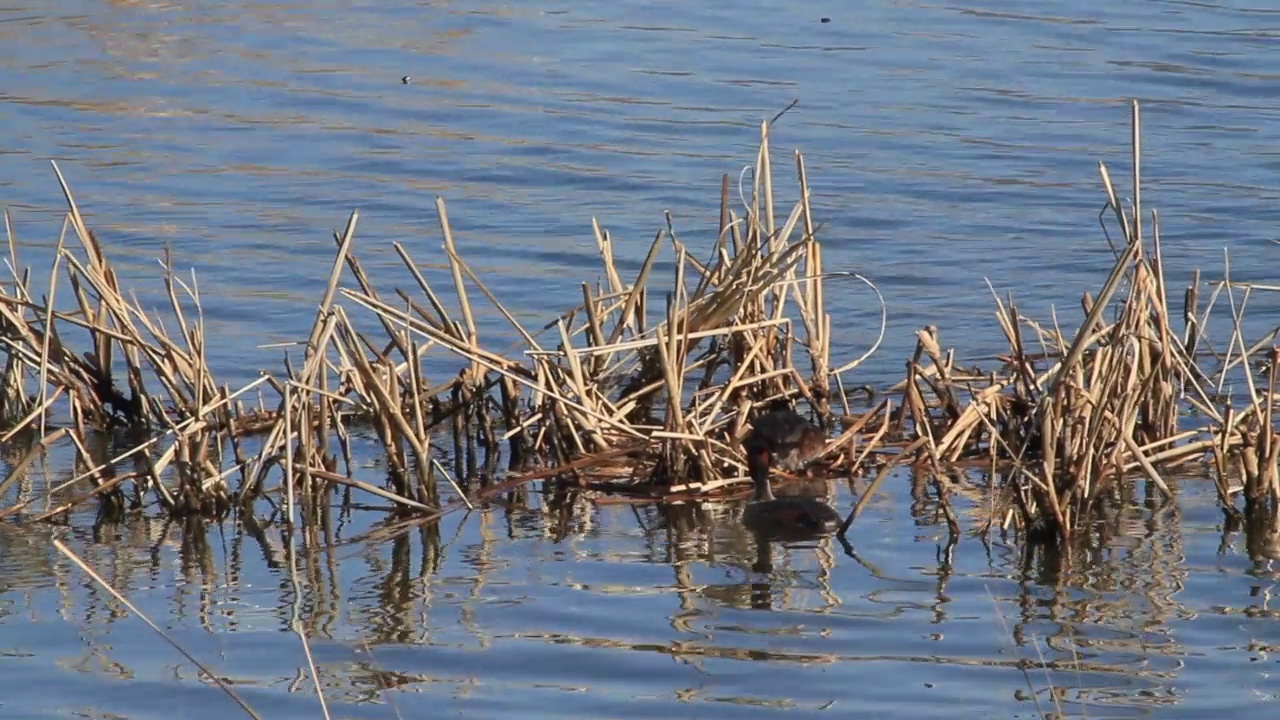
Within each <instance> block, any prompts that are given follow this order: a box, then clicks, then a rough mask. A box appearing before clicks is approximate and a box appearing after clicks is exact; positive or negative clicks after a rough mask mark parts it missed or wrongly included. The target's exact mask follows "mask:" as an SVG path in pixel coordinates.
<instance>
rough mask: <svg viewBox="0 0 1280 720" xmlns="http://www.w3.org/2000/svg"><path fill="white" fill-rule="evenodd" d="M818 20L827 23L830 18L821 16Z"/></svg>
mask: <svg viewBox="0 0 1280 720" xmlns="http://www.w3.org/2000/svg"><path fill="white" fill-rule="evenodd" d="M820 22H823V23H829V22H831V18H827V17H824V18H822V19H821V20H820Z"/></svg>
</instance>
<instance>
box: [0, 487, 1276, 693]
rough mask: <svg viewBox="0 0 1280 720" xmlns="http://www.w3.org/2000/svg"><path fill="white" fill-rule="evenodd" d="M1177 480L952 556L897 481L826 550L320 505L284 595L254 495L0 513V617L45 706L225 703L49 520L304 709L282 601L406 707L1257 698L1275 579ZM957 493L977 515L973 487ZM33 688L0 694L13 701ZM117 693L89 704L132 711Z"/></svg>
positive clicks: (545, 499) (593, 523)
mask: <svg viewBox="0 0 1280 720" xmlns="http://www.w3.org/2000/svg"><path fill="white" fill-rule="evenodd" d="M901 480H902V481H903V482H904V483H905V481H906V480H907V478H906V477H903V478H901ZM1194 481H1195V479H1194V478H1190V479H1187V480H1186V481H1185V482H1184V483H1183V484H1184V486H1186V487H1189V488H1199V489H1189V490H1184V491H1183V493H1182V496H1181V499H1180V500H1179V502H1178V503H1168V502H1159V501H1157V500H1155V499H1154V498H1156V497H1158V494H1156V493H1152V494H1149V495H1145V496H1142V497H1130V498H1117V500H1116V502H1115V503H1114V504H1112V505H1110V506H1108V508H1107V509H1106V511H1105V512H1104V513H1103V515H1102V517H1101V518H1100V519H1099V521H1098V523H1097V525H1096V527H1095V528H1093V530H1092V531H1091V532H1089V533H1085V534H1082V535H1081V536H1080V537H1079V538H1078V540H1077V542H1076V544H1075V545H1074V546H1073V548H1072V555H1073V561H1072V562H1071V563H1070V564H1065V563H1064V562H1063V560H1062V554H1061V553H1059V552H1052V551H1048V550H1046V549H1044V548H1038V549H1026V548H1021V549H1020V548H1016V547H1013V546H1010V545H1006V544H1004V543H1002V542H1000V541H999V539H998V537H997V536H995V535H992V536H991V537H990V538H989V543H983V542H980V541H979V539H977V538H973V537H966V538H965V539H964V540H963V541H962V543H961V545H960V547H959V549H958V551H957V552H955V553H953V554H952V555H951V556H950V557H948V556H947V555H946V554H944V553H942V552H941V547H942V544H943V542H944V541H945V537H946V530H945V521H943V520H942V519H941V518H940V517H939V515H938V513H936V512H935V510H936V509H935V508H932V507H929V503H928V502H927V501H922V502H921V503H919V504H917V505H915V506H913V508H912V510H911V512H910V513H904V512H903V511H902V510H900V509H897V508H896V507H895V503H896V500H895V499H893V498H886V499H882V500H878V501H877V502H876V503H873V505H872V507H871V509H870V510H869V511H868V512H867V513H866V514H865V515H864V516H863V517H862V518H861V519H860V520H859V522H858V524H857V525H856V526H855V528H854V532H853V534H852V539H853V545H852V546H851V547H850V548H849V549H848V551H847V552H846V550H845V549H842V548H841V546H840V544H839V543H838V542H837V541H836V540H834V539H830V538H828V539H822V540H819V541H816V542H808V543H796V544H791V545H788V544H779V543H760V542H758V541H757V540H756V539H755V538H754V537H752V535H751V534H750V533H749V532H747V531H746V530H745V529H744V528H743V527H742V525H741V523H740V522H739V521H738V514H739V513H740V512H741V507H740V504H728V505H718V506H693V505H682V506H653V505H621V504H618V503H610V504H606V505H603V506H600V507H596V503H595V502H594V500H596V499H598V498H592V497H586V496H584V495H582V494H581V493H578V492H576V491H570V492H557V491H553V490H545V491H544V490H542V489H539V491H538V492H534V493H530V494H527V496H526V497H524V498H512V499H511V500H512V501H511V502H503V503H499V504H494V505H492V506H490V507H487V508H482V509H478V510H477V511H476V512H474V513H469V514H464V513H456V514H453V515H449V516H446V518H445V520H444V522H442V523H440V524H430V525H423V526H417V527H411V528H408V529H401V530H399V531H397V532H394V533H393V534H392V536H391V537H390V539H385V540H382V541H380V542H376V543H367V542H362V541H359V540H358V539H356V540H354V541H353V536H354V535H356V534H357V533H353V530H355V529H357V528H365V527H368V525H367V523H368V520H369V519H371V518H363V519H362V518H361V517H360V515H361V512H360V511H356V512H354V513H353V512H352V511H350V510H349V509H343V508H342V507H341V506H335V507H334V509H333V510H332V511H331V514H332V517H330V518H329V520H330V521H329V522H328V523H326V524H324V526H323V527H322V528H320V529H318V530H316V531H313V532H310V533H302V534H301V535H297V536H295V537H294V545H296V546H297V547H298V548H300V549H301V548H306V550H300V551H299V552H298V553H297V554H296V555H295V556H294V557H293V558H292V562H295V563H296V567H297V575H298V580H299V588H300V594H295V590H294V585H293V583H292V581H291V580H290V577H289V573H288V569H287V568H288V566H289V563H290V557H289V553H290V550H289V548H290V542H289V540H288V539H287V534H286V531H285V530H284V529H283V528H282V527H280V526H279V525H278V524H275V523H267V524H261V523H263V522H264V519H263V518H257V519H246V520H247V522H246V523H245V524H244V526H243V527H242V528H237V527H235V526H233V525H231V524H228V525H226V526H215V527H206V526H205V525H204V523H203V522H201V521H199V520H192V521H189V522H188V523H186V524H182V523H172V522H160V521H156V520H147V519H145V518H139V519H135V520H131V521H129V522H127V523H125V524H122V525H119V526H101V527H98V528H96V529H95V530H94V531H92V532H90V531H89V530H80V529H77V528H80V527H82V526H86V525H91V524H92V520H91V518H89V517H79V518H75V519H74V520H73V522H72V523H71V527H70V528H47V527H39V526H34V527H33V526H25V525H22V526H14V525H0V563H2V564H3V567H2V568H0V570H2V574H0V577H3V578H4V580H3V583H4V585H3V587H4V597H5V598H6V600H5V605H4V607H5V610H4V615H3V617H4V619H3V620H2V621H0V632H2V633H3V635H4V637H6V638H7V639H6V641H5V642H6V645H8V646H9V647H14V648H19V651H18V652H17V653H14V654H12V655H10V656H9V666H10V667H9V670H10V672H14V673H17V675H18V677H19V678H24V679H25V678H35V677H39V676H42V674H47V673H48V672H50V670H51V666H50V663H51V662H56V663H57V665H58V666H59V667H61V668H62V670H59V671H57V672H58V675H59V680H58V683H59V687H60V690H59V695H58V697H59V698H61V699H62V703H63V704H62V705H59V706H58V707H61V708H62V709H63V710H74V708H76V707H88V706H98V705H95V704H94V703H96V700H94V699H93V698H95V697H96V696H97V695H98V694H99V693H101V692H102V689H103V688H102V685H101V680H100V679H99V680H95V678H103V677H104V675H103V673H104V671H105V672H106V673H107V675H110V676H114V677H118V678H121V679H127V680H129V681H130V683H141V684H142V686H146V685H150V684H162V685H163V686H164V687H166V688H173V689H178V690H181V692H182V693H184V694H186V695H188V696H190V697H191V698H193V699H194V698H196V697H199V698H200V700H199V703H200V707H201V708H202V710H201V712H205V713H206V714H209V715H210V716H212V715H213V714H214V713H215V712H218V713H225V709H218V706H219V704H220V703H222V702H223V701H222V700H221V699H218V698H215V697H213V695H212V693H214V692H215V691H214V690H213V689H211V688H208V689H205V690H198V688H199V687H200V685H199V684H198V683H196V682H194V681H195V675H194V669H192V668H190V667H188V666H187V665H186V664H184V663H180V662H178V661H177V660H176V658H175V657H174V656H173V655H172V653H171V652H169V650H168V649H167V647H166V646H163V645H162V643H161V641H160V640H159V639H158V638H155V637H154V636H152V635H150V634H148V633H146V632H144V631H143V629H142V628H141V626H140V624H139V623H138V621H137V620H136V619H133V618H130V617H129V616H128V613H127V612H126V611H125V610H124V609H123V608H122V607H120V606H119V604H118V603H117V602H116V601H114V600H112V599H111V598H110V597H109V596H108V595H107V594H106V593H105V592H103V591H101V590H100V589H99V588H97V587H96V586H94V585H93V584H92V583H90V582H89V581H88V580H87V579H86V578H85V577H84V576H83V575H81V574H80V573H79V571H76V570H74V569H73V568H72V567H71V566H70V565H69V564H68V563H67V562H65V561H63V560H62V559H61V558H60V557H57V556H55V554H54V553H53V551H52V549H51V548H50V546H49V544H48V539H49V537H52V536H60V537H64V538H68V539H70V540H71V541H72V542H73V543H75V545H76V547H77V548H78V549H79V551H80V552H81V553H83V557H84V558H85V559H86V561H88V562H89V563H90V564H91V565H93V566H94V567H96V568H97V569H98V570H99V572H101V573H102V575H103V576H104V577H105V578H106V579H107V580H108V581H109V582H111V583H112V584H113V585H114V586H116V587H117V588H119V589H120V590H122V591H123V592H124V593H125V594H126V595H127V596H129V597H131V598H132V599H133V600H134V601H135V602H136V603H138V604H139V605H140V607H141V608H142V609H143V611H144V612H146V613H148V614H149V615H150V616H151V617H153V618H157V619H160V620H161V621H162V624H163V625H164V626H165V627H166V629H167V630H168V631H169V632H171V633H172V634H173V635H174V636H175V639H176V640H178V641H179V642H182V643H184V644H185V645H186V646H187V647H189V648H190V649H193V650H195V651H196V653H197V655H199V656H201V657H202V658H203V659H204V660H205V661H210V662H213V663H214V665H215V667H218V668H219V669H220V671H221V672H224V673H225V674H226V675H227V676H228V678H229V679H231V680H232V681H233V682H234V683H235V685H236V687H237V688H238V689H239V690H241V691H243V692H244V693H245V697H246V699H248V700H249V702H250V703H251V704H258V705H260V706H261V707H259V709H260V710H263V709H266V708H269V707H271V706H272V704H274V703H281V704H280V705H277V706H276V707H278V708H280V711H281V712H283V713H284V714H286V715H287V714H291V713H298V714H300V715H301V714H306V715H307V716H314V714H315V710H314V707H311V706H310V705H309V702H313V700H312V701H308V700H307V698H308V696H309V694H310V692H311V691H310V688H309V685H308V679H307V678H308V675H307V673H306V666H305V661H304V660H303V659H302V655H301V649H300V647H299V646H298V641H297V638H296V636H295V635H293V634H292V633H289V632H284V631H286V630H288V629H289V628H290V627H291V625H290V623H291V622H292V620H293V618H294V613H295V610H296V612H297V613H298V615H297V617H298V618H299V620H300V622H301V623H302V626H303V627H304V628H305V630H306V632H307V635H308V637H309V638H310V639H311V643H312V650H313V653H314V654H315V656H316V659H317V663H318V666H319V672H320V675H321V678H322V681H323V683H324V687H325V693H326V697H327V698H328V699H329V701H330V703H331V707H336V708H340V709H341V710H340V712H341V714H343V715H344V716H359V717H391V716H393V715H392V714H391V713H390V711H388V710H387V708H386V706H385V705H383V703H395V704H396V705H397V706H399V707H400V708H401V710H402V711H404V712H405V714H406V716H411V715H413V714H415V711H420V710H421V709H422V708H426V707H431V708H436V709H440V708H444V709H446V710H447V712H450V713H453V712H457V713H462V714H464V715H466V716H477V715H478V716H488V715H492V714H498V713H502V712H508V711H511V712H518V713H520V714H521V715H522V716H526V715H533V716H546V717H562V716H582V717H588V716H589V717H595V716H598V715H600V714H606V715H609V716H615V715H635V716H653V715H655V714H659V713H662V714H668V713H676V714H689V713H692V714H695V715H697V716H699V717H702V716H715V717H722V716H723V717H739V716H746V715H750V714H751V713H752V712H755V711H758V710H759V709H761V708H773V709H775V710H781V709H785V710H788V711H789V712H795V713H801V714H806V713H818V712H826V711H830V710H835V711H839V712H849V711H854V712H858V713H866V714H868V715H873V716H877V717H880V716H884V717H954V716H955V708H956V704H957V703H963V705H964V707H965V708H966V713H972V714H973V716H978V715H979V714H985V713H988V712H989V713H993V714H996V715H1000V716H1009V714H1010V713H1014V714H1017V715H1019V716H1034V714H1035V713H1036V712H1053V711H1056V708H1059V707H1060V708H1061V710H1062V712H1064V713H1066V714H1068V715H1070V716H1087V717H1146V716H1149V715H1150V714H1152V713H1153V712H1155V711H1156V710H1160V713H1159V714H1161V715H1164V714H1167V713H1166V711H1167V712H1168V713H1171V714H1174V715H1185V716H1187V717H1203V716H1205V715H1204V713H1205V712H1206V711H1207V710H1214V711H1215V712H1216V711H1218V710H1222V709H1229V708H1239V709H1244V708H1246V707H1251V706H1252V705H1254V704H1256V703H1259V702H1266V701H1270V700H1275V699H1276V697H1275V693H1274V690H1269V689H1268V688H1269V687H1270V685H1269V684H1268V682H1267V680H1266V678H1268V677H1270V676H1271V675H1272V674H1273V673H1274V672H1275V665H1276V663H1277V658H1276V657H1275V640H1274V632H1273V630H1274V629H1273V628H1271V624H1272V623H1273V622H1274V620H1275V617H1276V613H1275V611H1274V610H1272V609H1271V608H1270V607H1269V602H1270V601H1269V597H1270V594H1271V593H1273V592H1274V590H1275V584H1276V575H1275V573H1274V571H1273V570H1272V569H1271V567H1270V565H1269V561H1268V560H1266V558H1265V557H1263V556H1258V555H1250V552H1249V548H1248V547H1247V545H1248V543H1247V542H1246V539H1245V538H1243V537H1241V532H1240V530H1239V529H1235V528H1230V527H1228V528H1225V529H1215V528H1214V527H1213V524H1212V522H1210V523H1207V524H1206V523H1205V520H1206V519H1207V518H1208V516H1210V515H1211V514H1212V513H1214V512H1217V510H1216V509H1215V507H1214V505H1213V493H1212V492H1211V491H1210V492H1204V491H1203V488H1204V487H1205V486H1204V485H1198V486H1197V485H1195V484H1193V483H1194ZM962 512H963V513H964V514H965V520H966V524H967V525H971V523H968V522H967V521H968V520H970V519H971V518H972V517H974V516H977V515H980V514H981V512H982V509H981V508H977V507H973V506H967V507H964V508H962ZM364 514H366V515H368V514H369V513H367V512H365V513H364ZM908 515H909V516H910V517H908ZM931 541H932V542H931ZM30 621H34V622H30ZM55 658H57V659H56V660H55ZM68 671H70V672H68ZM1228 677H1230V678H1231V682H1230V684H1225V679H1226V678H1228ZM25 692H28V691H24V690H21V689H20V690H19V691H18V693H17V697H16V698H15V699H14V702H15V703H17V704H18V705H19V706H22V705H23V704H24V703H33V702H34V698H30V697H27V696H26V695H25V694H24V693H25ZM137 692H138V691H137V690H135V691H134V692H120V693H117V694H114V695H110V697H111V698H113V699H111V700H109V701H108V702H106V703H105V704H102V705H101V707H103V709H104V711H108V712H122V713H125V714H142V715H146V714H148V712H149V711H148V710H147V708H146V703H145V702H144V703H141V704H139V698H138V696H137ZM166 692H168V690H166ZM424 695H425V696H427V697H423V696H424ZM24 698H25V699H24ZM281 698H284V699H281ZM255 700H256V703H255ZM1037 704H1038V705H1039V707H1040V710H1039V711H1036V710H1035V707H1036V706H1037ZM290 708H292V709H290ZM378 708H381V710H378ZM198 714H199V713H197V715H198Z"/></svg>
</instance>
